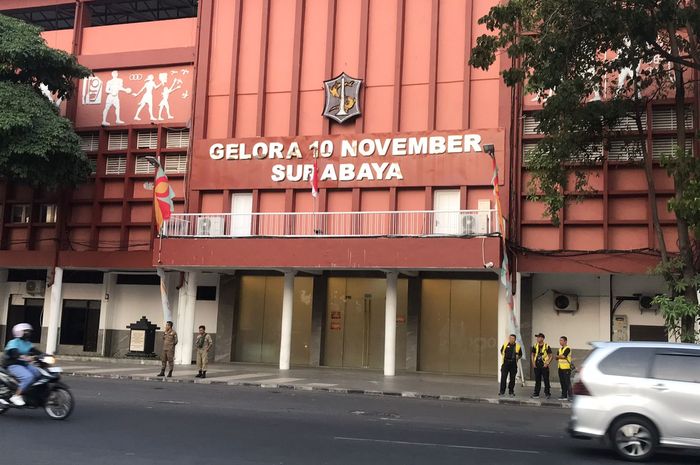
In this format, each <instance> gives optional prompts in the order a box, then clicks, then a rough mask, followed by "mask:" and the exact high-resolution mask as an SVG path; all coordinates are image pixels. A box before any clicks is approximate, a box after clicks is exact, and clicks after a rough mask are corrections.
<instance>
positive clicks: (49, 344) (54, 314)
mask: <svg viewBox="0 0 700 465" xmlns="http://www.w3.org/2000/svg"><path fill="white" fill-rule="evenodd" d="M53 273H54V274H53V284H52V285H51V304H50V306H49V315H48V324H47V337H46V353H49V354H54V353H56V348H57V347H58V325H59V322H60V321H61V302H62V301H63V299H62V297H63V289H62V288H63V268H61V267H58V266H57V267H56V268H54V272H53Z"/></svg>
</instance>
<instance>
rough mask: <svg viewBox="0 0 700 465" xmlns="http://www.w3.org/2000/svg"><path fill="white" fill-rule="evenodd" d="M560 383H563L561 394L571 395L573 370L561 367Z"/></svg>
mask: <svg viewBox="0 0 700 465" xmlns="http://www.w3.org/2000/svg"><path fill="white" fill-rule="evenodd" d="M559 384H561V396H562V397H571V370H562V369H561V368H560V369H559Z"/></svg>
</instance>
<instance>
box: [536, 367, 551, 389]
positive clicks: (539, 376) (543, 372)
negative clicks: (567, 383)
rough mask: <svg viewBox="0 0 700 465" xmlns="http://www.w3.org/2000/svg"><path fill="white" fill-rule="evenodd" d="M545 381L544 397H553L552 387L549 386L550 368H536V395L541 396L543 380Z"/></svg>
mask: <svg viewBox="0 0 700 465" xmlns="http://www.w3.org/2000/svg"><path fill="white" fill-rule="evenodd" d="M543 379H544V395H545V396H549V395H552V391H551V386H550V385H549V367H547V368H545V367H539V368H538V367H535V395H536V396H539V395H540V388H541V387H542V380H543Z"/></svg>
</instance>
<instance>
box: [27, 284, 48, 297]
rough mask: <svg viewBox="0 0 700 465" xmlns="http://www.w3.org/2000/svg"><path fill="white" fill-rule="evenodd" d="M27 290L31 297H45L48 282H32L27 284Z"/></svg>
mask: <svg viewBox="0 0 700 465" xmlns="http://www.w3.org/2000/svg"><path fill="white" fill-rule="evenodd" d="M25 289H26V291H27V294H29V295H44V291H45V290H46V281H39V280H31V281H27V282H26V284H25Z"/></svg>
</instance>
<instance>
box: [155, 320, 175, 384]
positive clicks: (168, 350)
mask: <svg viewBox="0 0 700 465" xmlns="http://www.w3.org/2000/svg"><path fill="white" fill-rule="evenodd" d="M176 345H177V333H176V332H175V330H174V329H173V322H172V321H166V322H165V332H164V333H163V357H162V361H161V363H162V365H161V368H160V373H158V376H165V368H166V366H168V365H169V368H170V370H169V371H168V378H170V377H172V376H173V368H174V367H175V346H176Z"/></svg>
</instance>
